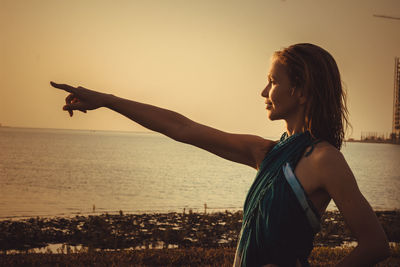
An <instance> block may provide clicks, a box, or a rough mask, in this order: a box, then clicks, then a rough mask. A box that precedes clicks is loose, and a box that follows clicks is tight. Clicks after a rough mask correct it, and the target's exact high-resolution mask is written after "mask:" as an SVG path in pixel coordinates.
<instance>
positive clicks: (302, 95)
mask: <svg viewBox="0 0 400 267" xmlns="http://www.w3.org/2000/svg"><path fill="white" fill-rule="evenodd" d="M291 95H292V96H294V95H296V96H297V97H298V98H299V103H300V104H305V103H306V100H307V97H306V95H305V93H304V90H303V88H297V87H293V88H292V92H291Z"/></svg>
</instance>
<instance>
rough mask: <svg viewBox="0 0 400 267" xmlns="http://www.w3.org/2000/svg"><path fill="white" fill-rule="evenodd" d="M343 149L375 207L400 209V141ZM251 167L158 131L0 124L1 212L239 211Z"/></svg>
mask: <svg viewBox="0 0 400 267" xmlns="http://www.w3.org/2000/svg"><path fill="white" fill-rule="evenodd" d="M342 152H343V154H344V156H345V158H346V159H347V161H348V163H349V165H350V167H351V168H352V170H353V173H354V174H355V177H356V180H357V183H358V185H359V187H360V190H361V192H362V193H363V195H364V196H365V197H366V198H367V200H368V201H369V202H370V204H371V206H372V207H373V208H374V209H399V208H400V197H399V196H400V164H399V163H400V146H398V145H390V144H367V143H347V144H346V146H345V147H344V148H343V149H342ZM255 174H256V171H255V170H253V169H252V168H250V167H247V166H244V165H240V164H237V163H233V162H229V161H227V160H224V159H222V158H219V157H217V156H215V155H213V154H210V153H208V152H206V151H203V150H200V149H198V148H195V147H192V146H190V145H186V144H181V143H178V142H175V141H173V140H170V139H168V138H167V137H165V136H162V135H159V134H155V133H131V132H107V131H78V130H50V129H25V128H4V127H3V128H0V219H4V218H19V217H33V216H70V215H75V214H92V213H104V212H110V213H112V212H119V211H120V210H122V211H123V212H125V213H141V212H168V211H180V212H181V211H182V210H183V209H186V210H189V209H192V210H195V211H203V210H204V204H206V205H207V210H208V211H212V210H225V209H228V210H239V209H241V208H242V206H243V202H244V199H245V197H246V193H247V190H248V189H249V187H250V185H251V183H252V181H253V179H254V177H255ZM335 208H336V206H335V205H334V202H333V201H331V203H330V204H329V207H328V209H335Z"/></svg>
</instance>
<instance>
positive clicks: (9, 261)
mask: <svg viewBox="0 0 400 267" xmlns="http://www.w3.org/2000/svg"><path fill="white" fill-rule="evenodd" d="M350 250H351V248H330V247H316V248H314V250H313V251H312V253H311V255H310V258H309V262H310V264H311V266H333V265H335V264H336V263H338V262H339V261H340V260H341V259H342V258H343V257H344V256H346V255H347V254H348V253H349V252H350ZM62 252H63V253H60V254H51V253H27V254H8V255H5V254H0V266H232V263H233V259H234V254H235V249H234V248H186V249H144V250H129V251H124V250H121V251H87V250H86V251H81V252H78V253H72V252H71V251H69V250H68V249H67V248H66V249H65V250H63V251H62ZM376 266H400V246H399V245H396V246H392V247H391V256H390V257H389V258H387V259H386V260H385V261H383V262H381V263H379V264H377V265H376Z"/></svg>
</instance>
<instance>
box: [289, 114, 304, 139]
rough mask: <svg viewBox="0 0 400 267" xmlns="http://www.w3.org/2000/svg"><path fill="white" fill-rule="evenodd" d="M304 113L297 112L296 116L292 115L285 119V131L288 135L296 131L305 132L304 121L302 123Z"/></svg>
mask: <svg viewBox="0 0 400 267" xmlns="http://www.w3.org/2000/svg"><path fill="white" fill-rule="evenodd" d="M303 114H304V113H302V112H298V113H297V116H294V117H292V118H290V119H286V120H285V121H286V133H287V135H288V136H291V135H293V134H296V133H302V132H305V129H306V127H305V123H304V116H303Z"/></svg>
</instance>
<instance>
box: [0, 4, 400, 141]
mask: <svg viewBox="0 0 400 267" xmlns="http://www.w3.org/2000/svg"><path fill="white" fill-rule="evenodd" d="M373 14H385V15H389V16H396V17H400V1H399V0H391V1H389V0H367V1H364V0H363V1H361V0H360V1H347V0H342V1H330V0H329V1H328V0H327V1H317V0H308V1H294V0H286V1H278V0H276V1H272V0H271V1H267V0H265V1H261V0H260V1H252V0H250V1H244V0H243V1H234V0H229V1H228V0H210V1H208V0H196V1H194V0H180V1H178V0H142V1H135V0H129V1H128V0H126V1H123V0H116V1H115V0H114V1H99V0H92V1H89V0H76V1H74V0H65V1H62V0H35V1H31V0H10V1H8V0H0V32H1V35H0V123H1V124H3V125H10V126H20V127H46V128H72V129H103V130H128V131H143V130H144V128H142V127H141V126H138V125H137V124H135V123H133V122H130V121H129V120H128V119H126V118H124V117H122V116H121V115H119V114H116V113H113V112H111V111H109V110H106V109H101V110H98V111H91V112H89V113H88V114H83V113H77V114H76V116H74V117H73V118H72V119H70V118H69V116H68V113H66V112H63V111H62V110H61V108H62V105H63V103H64V98H65V96H66V94H64V93H62V92H61V91H57V90H56V89H53V88H51V87H50V85H49V81H50V80H53V81H56V82H59V83H70V84H72V85H75V86H78V85H81V86H84V87H87V88H91V89H95V90H100V91H103V92H109V93H113V94H115V95H118V96H121V97H125V98H130V99H134V100H137V101H142V102H146V103H150V104H154V105H159V106H162V107H165V108H168V109H172V110H175V111H178V112H180V113H182V114H184V115H186V116H188V117H189V118H191V119H194V120H196V121H198V122H201V123H204V124H208V125H210V126H213V127H216V128H219V129H222V130H226V131H232V132H239V133H253V134H258V135H262V136H267V137H277V136H279V135H280V133H281V132H283V130H284V124H283V123H282V122H269V121H268V119H267V116H266V111H265V105H264V99H263V98H261V96H260V92H261V90H262V89H263V88H264V86H265V84H266V76H267V71H268V66H269V59H270V56H271V54H272V53H273V52H274V51H275V50H279V49H281V48H283V47H286V46H288V45H291V44H294V43H299V42H311V43H315V44H317V45H320V46H322V47H323V48H325V49H326V50H328V51H329V52H330V53H331V54H332V55H333V56H334V58H335V59H336V61H337V63H338V65H339V69H340V71H341V74H342V79H343V81H344V83H345V84H346V86H347V90H348V98H349V99H348V106H349V111H350V122H351V123H352V125H353V135H352V136H353V137H355V138H359V137H360V133H361V131H378V132H390V131H391V127H392V106H393V84H394V82H393V72H394V57H395V56H400V20H390V19H383V18H377V17H373Z"/></svg>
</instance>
